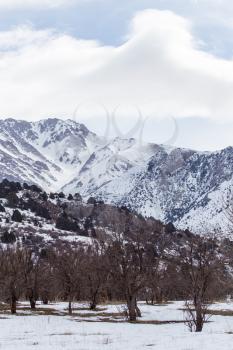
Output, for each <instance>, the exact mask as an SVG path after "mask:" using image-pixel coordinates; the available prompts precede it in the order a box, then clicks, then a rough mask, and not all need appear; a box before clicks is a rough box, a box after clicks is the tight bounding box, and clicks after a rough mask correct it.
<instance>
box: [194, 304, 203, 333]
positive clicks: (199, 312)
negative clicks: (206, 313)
mask: <svg viewBox="0 0 233 350" xmlns="http://www.w3.org/2000/svg"><path fill="white" fill-rule="evenodd" d="M202 328H203V314H202V308H201V306H199V307H197V308H196V332H201V331H202Z"/></svg>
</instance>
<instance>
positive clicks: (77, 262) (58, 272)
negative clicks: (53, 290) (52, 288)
mask: <svg viewBox="0 0 233 350" xmlns="http://www.w3.org/2000/svg"><path fill="white" fill-rule="evenodd" d="M50 255H51V258H50V259H51V262H52V265H53V273H54V280H55V284H56V285H57V290H58V291H60V297H62V298H64V299H65V300H67V301H68V310H69V314H70V315H71V314H72V302H73V301H74V299H75V297H76V296H77V294H78V290H79V289H80V284H81V280H82V266H83V265H82V263H83V256H84V249H83V247H82V246H80V247H77V248H75V249H72V248H71V247H70V246H65V247H63V246H60V247H59V248H57V249H55V250H54V251H53V253H50Z"/></svg>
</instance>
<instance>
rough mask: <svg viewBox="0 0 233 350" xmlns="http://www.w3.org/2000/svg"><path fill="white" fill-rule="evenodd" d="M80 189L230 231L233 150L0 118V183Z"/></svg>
mask: <svg viewBox="0 0 233 350" xmlns="http://www.w3.org/2000/svg"><path fill="white" fill-rule="evenodd" d="M5 178H7V179H8V180H11V181H18V182H21V183H23V182H27V183H31V184H37V185H39V186H40V187H42V188H43V189H44V190H46V191H47V192H50V191H63V192H64V193H66V194H68V193H71V194H75V193H80V194H81V195H82V197H83V198H84V199H88V198H89V197H96V198H98V199H101V200H104V201H105V202H106V203H109V204H114V205H117V206H125V207H128V208H129V209H132V210H135V211H136V212H138V213H141V214H142V215H144V216H147V217H150V216H152V217H154V218H156V219H159V220H161V221H164V222H165V223H166V222H167V223H168V222H173V223H174V224H175V225H176V226H177V227H179V228H181V229H184V228H189V229H190V230H191V231H194V232H197V233H202V232H204V231H205V232H206V231H209V232H211V231H214V230H222V229H224V232H225V234H228V233H229V232H228V220H227V215H226V207H227V205H228V204H227V200H228V198H229V197H230V196H231V191H232V188H233V148H232V147H228V148H226V149H224V150H221V151H216V152H198V151H194V150H188V149H183V148H176V147H171V146H164V145H157V144H153V143H148V144H144V143H143V144H142V143H140V142H139V141H138V140H136V139H133V138H130V139H122V138H119V137H116V138H114V139H111V140H109V139H106V138H104V137H99V136H98V135H96V134H95V133H93V132H91V131H90V130H88V129H87V128H86V126H84V125H83V124H79V123H77V122H76V121H74V120H70V119H68V120H60V119H57V118H54V119H45V120H41V121H38V122H27V121H21V120H15V119H12V118H9V119H5V120H1V121H0V180H3V179H5Z"/></svg>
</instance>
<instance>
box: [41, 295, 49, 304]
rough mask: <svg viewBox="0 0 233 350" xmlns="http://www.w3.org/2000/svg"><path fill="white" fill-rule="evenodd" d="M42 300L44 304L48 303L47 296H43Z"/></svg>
mask: <svg viewBox="0 0 233 350" xmlns="http://www.w3.org/2000/svg"><path fill="white" fill-rule="evenodd" d="M42 302H43V304H44V305H48V303H49V301H48V298H47V297H45V298H43V300H42Z"/></svg>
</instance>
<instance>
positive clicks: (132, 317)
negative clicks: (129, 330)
mask: <svg viewBox="0 0 233 350" xmlns="http://www.w3.org/2000/svg"><path fill="white" fill-rule="evenodd" d="M135 302H136V297H135V296H130V297H129V298H128V302H127V306H128V314H129V321H130V322H135V321H136V320H137V314H136V308H135Z"/></svg>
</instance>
